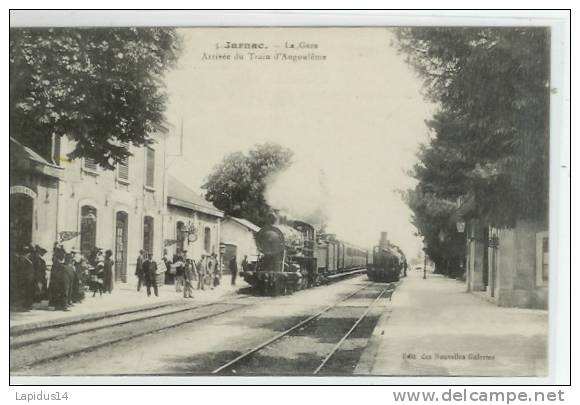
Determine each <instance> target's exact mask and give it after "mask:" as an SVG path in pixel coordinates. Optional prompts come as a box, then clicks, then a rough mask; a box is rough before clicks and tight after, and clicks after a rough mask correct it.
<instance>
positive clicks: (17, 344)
mask: <svg viewBox="0 0 580 405" xmlns="http://www.w3.org/2000/svg"><path fill="white" fill-rule="evenodd" d="M248 297H251V296H242V297H234V298H233V299H230V300H232V301H237V300H240V299H244V298H248ZM226 301H227V300H224V301H219V300H216V301H211V302H206V303H203V304H199V305H192V306H185V308H184V307H180V308H177V309H174V310H169V311H166V312H161V313H158V314H155V315H149V316H147V315H145V316H140V317H137V318H131V319H127V320H125V321H120V322H114V319H115V318H120V317H122V316H126V315H130V313H122V314H118V315H111V316H110V317H109V318H101V319H98V320H94V321H93V320H89V321H87V322H86V323H82V322H81V323H77V324H76V326H83V325H86V324H89V323H92V322H98V321H103V320H104V319H110V320H111V321H113V323H109V324H106V325H100V326H94V327H90V326H89V327H86V328H81V329H79V330H73V331H70V332H65V333H58V334H54V335H50V336H44V337H40V338H36V339H24V340H21V341H18V340H19V339H18V337H14V339H13V340H15V342H14V343H10V349H20V348H22V347H26V346H30V345H34V344H38V343H42V342H46V341H48V340H56V339H63V338H66V337H70V336H75V335H80V334H82V333H89V332H94V331H97V330H102V329H108V328H114V327H116V326H120V325H127V324H130V323H134V322H140V321H147V320H149V319H155V318H159V317H161V316H169V315H175V314H179V313H182V312H187V311H193V310H195V309H200V308H206V307H210V306H212V305H220V304H228V302H226ZM168 306H172V305H171V304H170V305H168ZM159 308H161V307H156V308H152V309H151V310H150V311H154V310H156V309H159ZM140 312H145V313H146V312H147V310H143V311H140ZM71 326H72V325H71ZM65 327H66V326H65ZM60 328H63V327H59V328H58V329H60ZM55 329H57V328H55ZM46 330H47V329H42V330H39V331H38V332H42V331H46ZM27 335H34V332H30V333H28V334H27ZM27 335H23V336H27Z"/></svg>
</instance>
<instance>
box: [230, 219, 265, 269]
mask: <svg viewBox="0 0 580 405" xmlns="http://www.w3.org/2000/svg"><path fill="white" fill-rule="evenodd" d="M259 230H260V227H259V226H257V225H255V224H253V223H252V222H250V221H248V220H247V219H243V218H236V217H231V216H227V217H226V218H225V219H224V220H223V222H222V238H221V245H222V252H223V254H224V262H225V263H227V262H228V261H229V260H230V259H231V258H232V257H233V256H234V255H235V256H236V257H237V261H238V264H240V263H241V262H242V260H243V259H244V256H246V255H247V256H248V261H250V262H251V261H255V260H256V257H257V255H258V248H257V247H256V241H255V239H254V235H255V234H256V233H257V232H258V231H259ZM226 268H227V266H226Z"/></svg>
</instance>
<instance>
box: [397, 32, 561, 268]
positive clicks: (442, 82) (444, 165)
mask: <svg viewBox="0 0 580 405" xmlns="http://www.w3.org/2000/svg"><path fill="white" fill-rule="evenodd" d="M397 39H398V46H399V49H400V51H401V52H403V53H405V54H406V55H407V61H408V62H409V63H410V64H411V65H412V66H413V67H414V68H415V69H416V71H417V72H418V74H419V76H420V77H421V78H422V79H423V81H424V90H425V95H426V97H427V98H428V99H429V100H431V101H433V102H435V103H436V104H437V105H438V106H439V110H438V112H437V113H436V114H435V116H434V118H433V120H431V121H429V122H428V123H427V125H428V127H429V129H430V133H431V135H432V137H431V140H430V142H429V144H428V145H426V146H424V147H423V148H421V150H420V152H419V160H420V163H419V164H418V165H416V166H415V167H414V169H413V172H412V174H413V176H414V177H415V178H416V179H417V180H418V183H417V185H416V187H415V188H414V189H413V190H409V191H408V192H407V193H406V194H405V199H406V201H407V203H408V205H409V207H410V208H411V210H412V211H413V222H414V224H415V226H416V227H417V229H418V230H419V233H420V234H421V236H423V238H424V241H425V250H426V252H427V254H428V255H429V256H430V257H431V259H432V260H433V261H434V262H435V263H436V266H437V268H439V270H441V269H447V270H448V269H449V267H450V263H451V262H454V261H456V260H457V259H458V258H459V257H461V256H463V254H464V252H463V249H464V245H463V243H464V239H463V238H462V237H460V235H458V234H457V233H456V232H455V230H454V229H453V227H454V222H455V220H456V219H457V218H456V213H457V205H456V203H455V202H456V200H457V198H458V197H460V196H469V197H470V198H472V200H473V201H474V204H473V209H472V210H471V212H470V213H468V216H471V217H474V218H478V219H480V220H482V221H483V222H484V223H487V224H489V225H492V226H497V227H511V226H513V225H514V224H515V223H516V222H517V221H518V220H520V219H543V218H545V217H546V216H547V208H548V151H549V132H548V128H549V118H548V112H549V31H548V30H546V29H545V28H403V29H399V30H398V31H397ZM464 219H465V218H464ZM451 266H453V265H451Z"/></svg>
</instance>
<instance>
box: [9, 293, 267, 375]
mask: <svg viewBox="0 0 580 405" xmlns="http://www.w3.org/2000/svg"><path fill="white" fill-rule="evenodd" d="M249 298H250V299H253V300H252V302H253V301H255V300H256V299H258V298H256V297H252V296H241V297H236V298H233V299H231V298H230V299H226V300H218V301H213V302H208V303H203V304H197V305H192V304H190V303H179V304H172V305H166V306H160V307H155V308H152V309H150V310H143V311H135V312H127V313H121V314H118V315H113V316H110V317H106V318H98V319H95V320H89V321H87V322H78V323H73V324H70V325H64V326H60V325H58V326H56V327H54V328H40V329H39V330H32V331H26V332H21V333H18V334H16V335H15V336H11V337H10V371H11V372H12V371H18V370H22V369H26V368H30V367H34V366H36V365H40V364H42V363H46V362H50V361H54V360H58V359H61V358H65V357H69V356H74V355H79V354H82V353H84V352H89V351H93V350H95V349H98V348H100V347H103V346H107V345H111V344H115V343H119V342H122V341H126V340H130V339H134V338H137V337H140V336H144V335H147V334H151V333H157V332H161V331H164V330H167V329H171V328H175V327H178V326H181V325H185V324H188V323H192V322H197V321H201V320H204V319H208V318H212V317H215V316H218V315H222V314H225V313H228V312H232V311H234V310H236V309H240V308H245V307H247V306H248V305H251V303H250V304H247V303H245V302H239V301H242V300H245V299H249Z"/></svg>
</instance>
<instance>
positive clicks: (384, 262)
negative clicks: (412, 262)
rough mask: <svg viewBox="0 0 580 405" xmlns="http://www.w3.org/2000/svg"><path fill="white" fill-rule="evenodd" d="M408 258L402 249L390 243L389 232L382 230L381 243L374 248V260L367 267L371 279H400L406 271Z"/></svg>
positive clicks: (390, 280)
mask: <svg viewBox="0 0 580 405" xmlns="http://www.w3.org/2000/svg"><path fill="white" fill-rule="evenodd" d="M406 266H407V259H406V258H405V255H404V254H403V252H402V251H401V249H400V248H399V247H398V246H396V245H393V244H391V243H389V241H388V240H387V233H386V232H381V239H380V241H379V245H378V246H375V247H374V248H373V261H372V263H369V265H368V267H367V276H368V278H369V280H371V281H376V282H383V283H392V282H395V281H399V280H400V277H401V272H406Z"/></svg>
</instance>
